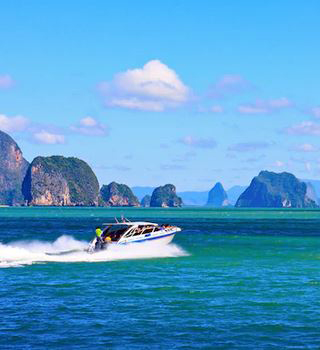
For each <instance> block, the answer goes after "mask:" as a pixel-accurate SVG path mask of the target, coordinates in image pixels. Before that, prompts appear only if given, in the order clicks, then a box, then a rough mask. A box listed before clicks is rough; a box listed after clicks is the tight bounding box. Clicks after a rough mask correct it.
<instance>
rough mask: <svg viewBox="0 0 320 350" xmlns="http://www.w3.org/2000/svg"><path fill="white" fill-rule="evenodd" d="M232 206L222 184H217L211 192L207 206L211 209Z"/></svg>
mask: <svg viewBox="0 0 320 350" xmlns="http://www.w3.org/2000/svg"><path fill="white" fill-rule="evenodd" d="M228 205H230V203H229V201H228V195H227V192H226V191H225V190H224V188H223V186H222V184H221V183H220V182H217V183H216V184H215V185H214V187H213V188H212V189H211V190H210V191H209V194H208V201H207V206H209V207H226V206H228Z"/></svg>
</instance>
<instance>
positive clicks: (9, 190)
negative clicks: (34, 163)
mask: <svg viewBox="0 0 320 350" xmlns="http://www.w3.org/2000/svg"><path fill="white" fill-rule="evenodd" d="M28 165H29V163H28V162H27V161H26V160H25V159H24V158H23V156H22V152H21V150H20V148H19V146H18V145H17V143H16V142H15V141H14V140H13V139H12V138H11V137H10V136H9V135H8V134H6V133H4V132H2V131H0V204H2V205H21V204H23V203H24V198H23V194H22V181H23V179H24V176H25V174H26V171H27V169H28Z"/></svg>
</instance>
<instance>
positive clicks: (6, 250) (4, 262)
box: [0, 235, 188, 268]
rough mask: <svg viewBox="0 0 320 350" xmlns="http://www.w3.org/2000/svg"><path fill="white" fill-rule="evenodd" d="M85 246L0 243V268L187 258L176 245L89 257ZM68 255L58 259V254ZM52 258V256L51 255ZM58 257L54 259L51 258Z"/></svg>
mask: <svg viewBox="0 0 320 350" xmlns="http://www.w3.org/2000/svg"><path fill="white" fill-rule="evenodd" d="M87 246H88V243H87V242H84V241H78V240H76V239H75V238H73V237H71V236H66V235H64V236H61V237H59V238H58V239H57V240H56V241H54V242H53V243H50V242H43V241H17V242H12V243H9V244H1V243H0V268H1V267H15V266H24V265H31V264H33V263H46V262H101V261H114V260H123V259H145V258H167V257H179V256H185V255H188V254H187V253H186V252H185V251H184V250H183V249H182V248H180V247H179V246H177V245H176V244H172V243H171V244H167V245H165V244H159V243H158V242H154V241H151V242H144V243H139V244H130V245H123V246H122V245H114V246H110V247H109V248H108V249H107V250H104V251H101V252H98V253H94V254H88V253H87V252H86V251H85V249H86V248H87ZM66 251H70V252H69V253H66V254H62V255H58V254H59V253H61V252H66ZM51 254H53V255H51ZM54 254H57V255H54Z"/></svg>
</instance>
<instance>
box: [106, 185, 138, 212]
mask: <svg viewBox="0 0 320 350" xmlns="http://www.w3.org/2000/svg"><path fill="white" fill-rule="evenodd" d="M100 195H101V198H102V201H103V205H105V206H112V207H139V206H140V203H139V200H138V198H137V197H136V196H135V195H134V194H133V192H132V190H131V189H130V187H129V186H127V185H124V184H118V183H116V182H111V183H110V184H109V185H103V186H102V187H101V190H100Z"/></svg>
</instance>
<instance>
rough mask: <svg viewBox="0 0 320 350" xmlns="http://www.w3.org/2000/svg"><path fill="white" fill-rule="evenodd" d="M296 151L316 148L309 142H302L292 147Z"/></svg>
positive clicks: (314, 149)
mask: <svg viewBox="0 0 320 350" xmlns="http://www.w3.org/2000/svg"><path fill="white" fill-rule="evenodd" d="M294 149H295V150H296V151H298V152H317V151H318V148H317V147H315V146H314V145H312V144H310V143H303V144H301V145H298V146H297V147H295V148H294Z"/></svg>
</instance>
